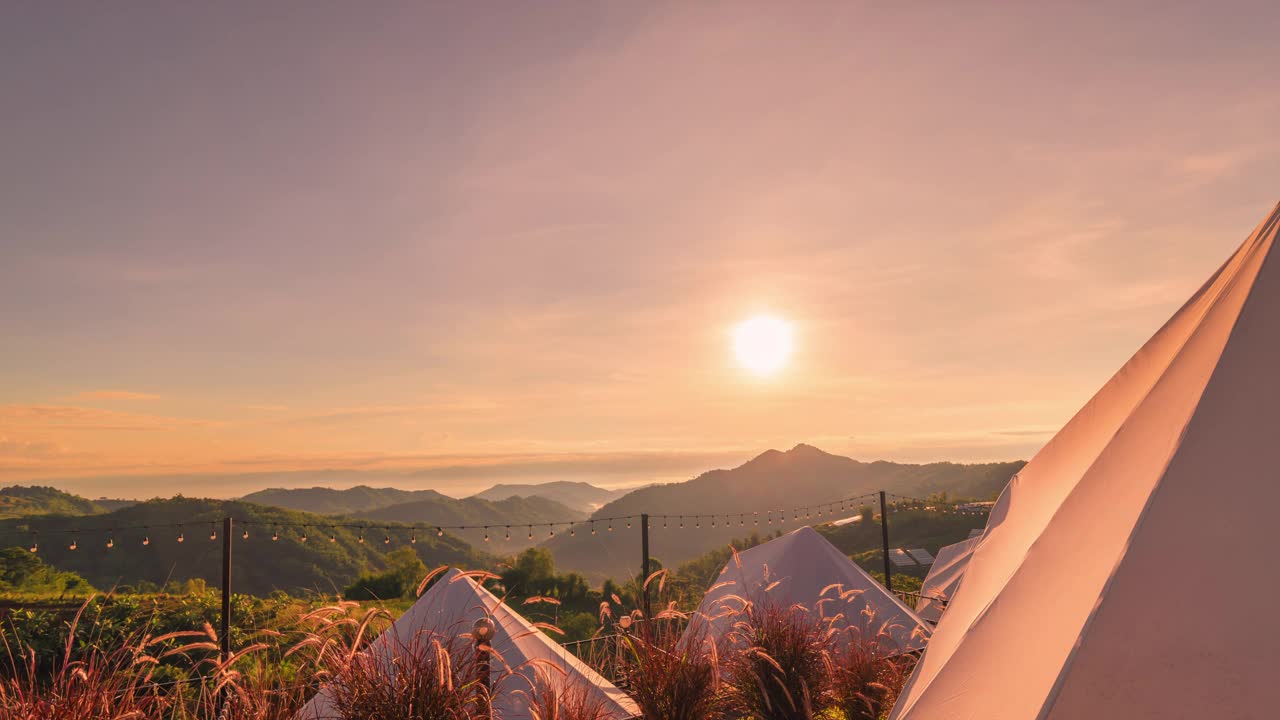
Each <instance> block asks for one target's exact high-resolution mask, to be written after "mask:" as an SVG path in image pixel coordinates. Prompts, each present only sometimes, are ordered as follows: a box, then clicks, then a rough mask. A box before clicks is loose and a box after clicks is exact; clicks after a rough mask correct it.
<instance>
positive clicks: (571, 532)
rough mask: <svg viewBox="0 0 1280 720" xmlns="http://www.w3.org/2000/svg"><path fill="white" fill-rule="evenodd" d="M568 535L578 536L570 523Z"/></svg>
mask: <svg viewBox="0 0 1280 720" xmlns="http://www.w3.org/2000/svg"><path fill="white" fill-rule="evenodd" d="M569 537H578V531H577V529H575V528H574V527H573V526H572V525H570V526H569Z"/></svg>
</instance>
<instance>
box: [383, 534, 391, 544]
mask: <svg viewBox="0 0 1280 720" xmlns="http://www.w3.org/2000/svg"><path fill="white" fill-rule="evenodd" d="M382 544H383V545H390V544H391V535H390V534H386V535H383V536H382Z"/></svg>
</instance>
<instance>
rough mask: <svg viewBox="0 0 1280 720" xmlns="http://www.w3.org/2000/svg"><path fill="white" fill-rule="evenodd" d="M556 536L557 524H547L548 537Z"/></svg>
mask: <svg viewBox="0 0 1280 720" xmlns="http://www.w3.org/2000/svg"><path fill="white" fill-rule="evenodd" d="M555 536H556V526H555V525H548V526H547V537H555Z"/></svg>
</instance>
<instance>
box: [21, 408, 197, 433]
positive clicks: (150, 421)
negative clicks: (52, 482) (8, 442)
mask: <svg viewBox="0 0 1280 720" xmlns="http://www.w3.org/2000/svg"><path fill="white" fill-rule="evenodd" d="M0 420H3V421H5V422H6V423H8V424H10V425H11V426H13V427H14V428H15V429H18V428H27V429H42V430H161V431H162V430H175V429H178V428H183V427H210V426H213V425H216V424H217V423H214V422H212V421H209V420H200V419H195V418H178V417H166V416H162V415H145V414H141V413H128V412H119V411H116V410H103V409H101V408H91V407H81V406H77V405H0Z"/></svg>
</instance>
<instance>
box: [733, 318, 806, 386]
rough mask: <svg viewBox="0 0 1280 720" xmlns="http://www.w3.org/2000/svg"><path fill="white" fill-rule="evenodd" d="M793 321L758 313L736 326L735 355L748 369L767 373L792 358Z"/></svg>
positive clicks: (774, 371)
mask: <svg viewBox="0 0 1280 720" xmlns="http://www.w3.org/2000/svg"><path fill="white" fill-rule="evenodd" d="M791 348H792V341H791V323H789V322H787V321H786V320H783V319H782V318H780V317H776V316H774V315H756V316H755V317H752V318H748V319H746V320H743V321H742V322H740V323H738V324H737V325H736V326H734V328H733V355H734V357H735V358H737V360H738V364H739V365H741V366H742V367H744V368H746V369H747V370H749V371H751V372H752V373H755V374H756V375H759V376H761V377H766V376H769V375H774V374H776V373H777V372H778V371H779V370H781V369H782V368H784V367H786V364H787V360H789V359H790V358H791Z"/></svg>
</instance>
